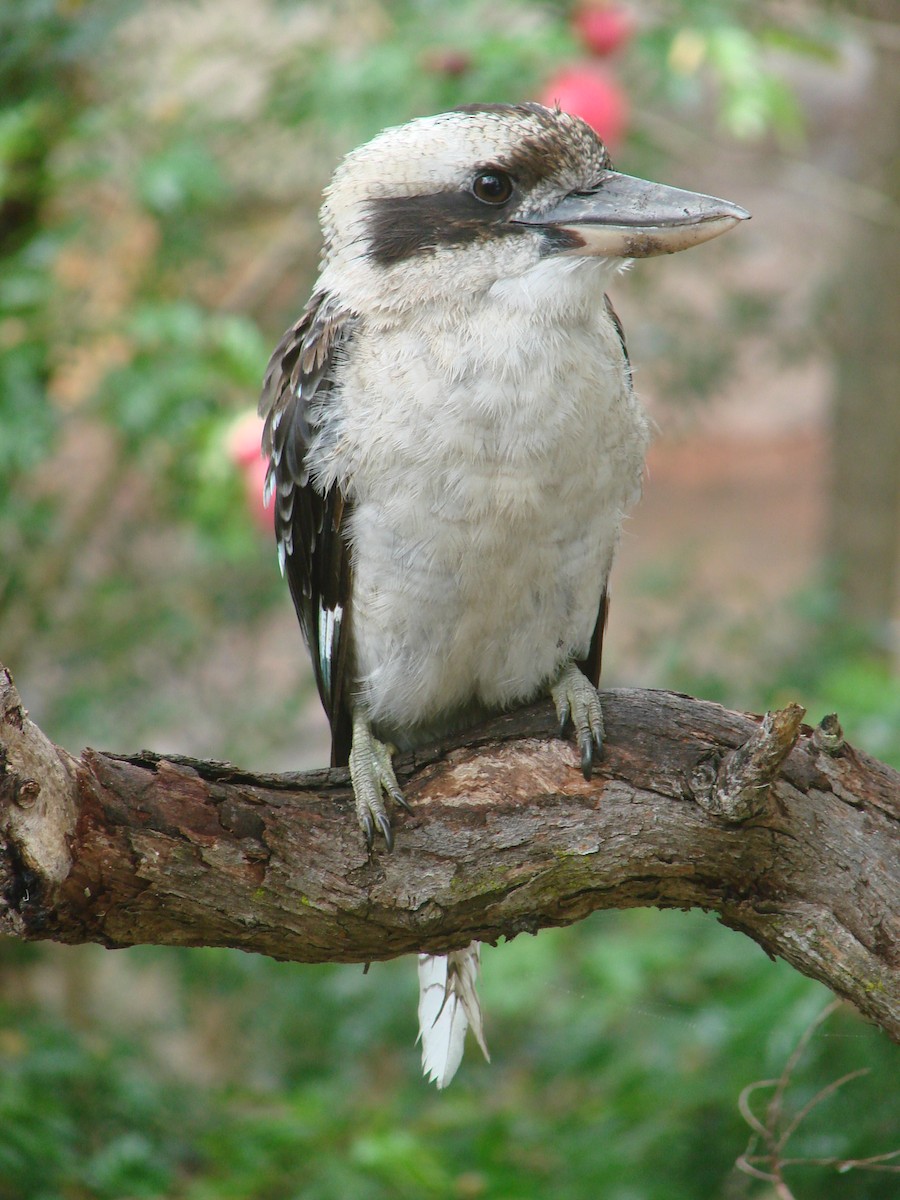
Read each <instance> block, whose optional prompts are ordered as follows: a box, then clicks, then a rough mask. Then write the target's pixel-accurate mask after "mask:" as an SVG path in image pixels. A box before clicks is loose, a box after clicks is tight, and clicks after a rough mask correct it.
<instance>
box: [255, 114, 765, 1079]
mask: <svg viewBox="0 0 900 1200" xmlns="http://www.w3.org/2000/svg"><path fill="white" fill-rule="evenodd" d="M747 215H748V214H747V213H746V212H745V211H744V210H743V209H742V208H739V207H738V206H737V205H734V204H731V203H729V202H727V201H725V200H717V199H714V198H712V197H710V196H702V195H698V194H695V193H692V192H685V191H679V190H677V189H675V188H669V187H663V186H660V185H658V184H655V183H648V182H645V181H643V180H640V179H635V178H632V177H629V176H627V175H621V174H618V173H617V172H615V171H613V170H612V169H611V167H610V160H609V155H608V154H607V151H606V148H605V147H604V145H603V143H602V142H601V141H600V140H599V138H598V137H597V135H596V134H595V133H594V131H593V130H592V129H591V128H590V127H589V126H588V125H586V124H585V123H584V122H583V121H581V120H580V119H578V118H577V117H573V116H570V115H568V114H567V113H564V112H559V111H552V110H550V109H547V108H544V107H542V106H540V105H538V104H517V105H508V104H486V105H479V106H467V107H465V108H460V109H456V110H454V111H453V112H448V113H442V114H440V115H439V116H435V117H423V118H420V119H418V120H414V121H411V122H409V124H407V125H402V126H399V127H398V128H394V129H387V130H385V131H384V132H383V133H381V134H379V135H378V136H377V137H376V138H375V139H374V140H373V141H371V142H369V143H368V144H367V145H365V146H362V147H360V148H359V149H357V150H355V151H353V153H351V154H349V155H348V156H347V158H345V159H344V161H343V163H341V165H340V166H339V167H338V168H337V170H336V171H335V174H334V177H333V179H332V182H331V184H330V186H329V188H328V190H327V192H326V195H325V202H324V205H323V207H322V212H321V223H322V231H323V236H324V248H323V252H322V260H321V271H320V274H319V278H318V280H317V282H316V284H315V287H314V288H313V293H312V298H311V299H310V301H309V303H308V304H307V306H306V308H305V310H304V312H303V314H302V315H301V317H300V319H299V320H298V321H297V323H296V324H295V325H293V326H292V327H291V328H290V329H289V330H288V331H287V333H286V334H285V335H284V337H283V338H282V340H281V342H280V343H279V345H278V348H277V349H276V350H275V353H274V354H273V356H272V359H271V362H270V363H269V367H268V371H267V373H266V378H265V384H264V388H263V395H262V400H261V402H260V414H261V416H263V417H264V418H265V430H264V434H263V450H264V452H265V453H266V454H267V455H268V456H269V458H270V464H269V469H268V477H267V484H266V494H267V498H269V497H274V501H275V530H276V537H277V543H278V553H279V559H280V562H281V566H282V570H283V571H284V573H285V574H286V575H287V578H288V583H289V584H290V589H291V595H292V596H293V600H294V605H295V607H296V610H297V615H298V617H299V619H300V625H301V627H302V630H303V634H304V637H305V639H306V642H307V645H308V646H309V650H310V653H311V656H312V661H313V667H314V670H315V675H316V680H317V683H318V687H319V694H320V696H321V698H322V703H323V704H324V706H325V709H326V711H327V713H328V717H329V720H330V723H331V731H332V739H333V751H332V763H333V764H334V765H341V764H346V763H349V767H350V775H351V779H352V783H353V793H354V797H355V801H356V812H357V816H358V819H359V824H360V826H361V827H362V832H363V834H364V836H365V838H366V841H367V842H368V844H369V847H370V849H371V848H372V846H373V843H374V839H375V836H376V833H380V834H381V836H382V837H383V839H384V841H385V843H386V845H387V848H388V849H390V848H391V846H392V844H393V836H394V835H393V832H392V828H391V823H390V820H389V817H388V815H387V809H386V804H385V802H386V800H387V799H389V800H390V801H391V802H393V803H396V804H399V805H402V806H404V807H405V806H406V805H405V801H404V799H403V795H402V793H401V790H400V788H399V786H398V784H397V780H396V778H395V775H394V771H393V768H392V765H391V752H392V750H393V748H394V747H399V748H401V749H409V748H411V747H415V746H418V745H421V744H423V743H425V742H433V741H434V740H436V739H439V738H440V737H441V736H442V735H445V734H447V733H449V732H450V731H456V730H459V729H461V728H464V727H466V726H468V725H471V724H474V723H475V722H477V721H478V720H480V719H481V718H482V717H483V716H485V715H486V714H488V713H491V712H496V711H498V710H502V709H508V708H510V707H512V706H514V705H517V704H522V703H524V702H526V701H528V700H531V699H533V698H535V697H537V696H540V695H541V694H547V693H549V695H550V696H552V698H553V701H554V703H555V705H556V710H557V713H558V715H559V719H560V724H561V726H565V725H566V724H567V723H568V722H570V721H571V724H572V725H573V726H574V730H575V734H576V737H577V740H578V745H579V748H580V755H581V765H582V769H583V771H584V773H585V775H587V776H590V773H591V769H592V763H593V758H594V756H595V754H596V753H598V752H599V750H600V748H601V745H602V740H603V718H602V713H601V709H600V700H599V698H598V695H597V684H598V677H599V669H600V644H601V639H602V635H603V626H604V620H605V612H606V594H607V580H608V577H609V571H610V566H611V564H612V559H613V554H614V552H615V549H616V543H617V541H618V538H619V532H620V528H621V524H622V519H623V516H624V515H625V513H626V512H627V511H628V509H629V508H630V506H631V505H632V504H633V503H634V502H635V500H636V499H637V498H638V496H639V494H640V490H641V477H642V473H643V469H644V455H645V452H646V449H647V441H648V422H647V418H646V416H645V415H644V413H643V411H642V409H641V406H640V404H639V402H638V400H637V398H636V396H635V394H634V391H633V390H632V385H631V371H630V367H629V362H628V357H627V354H626V351H625V345H624V342H623V338H622V329H621V326H620V324H619V322H618V319H617V317H616V314H615V313H614V311H613V309H612V307H611V305H610V303H609V300H608V299H607V298H606V296H605V294H604V293H605V288H606V286H607V284H608V283H609V281H610V279H611V278H612V277H613V276H614V275H615V274H616V272H617V271H619V270H620V269H621V268H622V266H623V264H624V263H625V262H626V261H627V260H629V259H633V258H647V257H650V256H651V255H656V254H668V253H672V252H674V251H676V250H684V249H687V248H688V247H689V246H695V245H698V244H699V243H700V242H705V241H707V240H709V239H710V238H713V237H716V236H718V235H719V234H720V233H724V232H725V231H726V230H728V229H731V228H732V226H734V225H735V224H736V223H737V222H738V221H740V220H742V219H743V218H744V217H746V216H747ZM477 967H478V947H477V943H473V944H472V945H471V946H470V947H468V948H467V949H465V950H461V951H458V952H456V953H455V954H451V955H450V956H448V957H446V958H445V957H435V956H431V955H421V956H420V986H421V999H420V1006H419V1017H420V1026H421V1037H422V1042H423V1052H422V1058H423V1067H424V1069H425V1072H426V1074H427V1075H428V1076H429V1077H430V1078H432V1079H434V1080H435V1081H436V1082H437V1084H438V1086H439V1087H442V1086H444V1084H446V1083H447V1082H449V1080H450V1078H452V1076H453V1074H454V1072H455V1071H456V1068H457V1066H458V1064H459V1061H460V1057H461V1055H462V1045H463V1040H464V1036H465V1031H466V1028H467V1026H468V1024H469V1023H471V1025H472V1027H473V1032H474V1033H475V1035H476V1037H477V1039H478V1041H479V1044H480V1045H481V1046H482V1049H484V1038H483V1034H482V1030H481V1015H480V1011H479V1007H478V1000H477V996H476V993H475V977H476V973H477ZM485 1053H486V1050H485Z"/></svg>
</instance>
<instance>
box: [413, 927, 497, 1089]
mask: <svg viewBox="0 0 900 1200" xmlns="http://www.w3.org/2000/svg"><path fill="white" fill-rule="evenodd" d="M480 962H481V946H480V944H479V943H478V942H471V943H470V944H469V945H468V946H467V947H466V948H465V950H454V951H453V953H452V954H448V955H447V956H446V957H445V956H444V955H442V954H420V955H419V1038H420V1039H421V1042H422V1070H423V1072H424V1073H425V1077H426V1078H427V1079H429V1080H433V1081H434V1083H436V1084H437V1086H438V1087H439V1088H444V1087H446V1086H447V1084H448V1083H449V1082H450V1080H451V1079H452V1078H453V1076H454V1075H455V1074H456V1069H457V1067H458V1066H459V1064H460V1062H461V1061H462V1056H463V1044H464V1042H465V1040H466V1030H467V1029H468V1028H469V1026H470V1025H471V1027H472V1032H473V1033H474V1035H475V1040H476V1041H477V1042H478V1045H479V1046H480V1047H481V1052H482V1054H483V1055H484V1057H485V1058H486V1059H487V1060H488V1062H490V1059H491V1056H490V1055H489V1054H488V1049H487V1044H486V1043H485V1040H484V1027H483V1025H482V1021H481V1004H480V1002H479V1000H478V992H477V991H476V984H477V982H478V967H479V964H480Z"/></svg>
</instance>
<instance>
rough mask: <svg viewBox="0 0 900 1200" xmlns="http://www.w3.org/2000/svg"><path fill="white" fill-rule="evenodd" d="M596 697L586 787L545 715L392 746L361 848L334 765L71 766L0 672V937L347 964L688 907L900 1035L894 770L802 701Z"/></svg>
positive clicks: (128, 761) (103, 761)
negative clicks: (612, 915)
mask: <svg viewBox="0 0 900 1200" xmlns="http://www.w3.org/2000/svg"><path fill="white" fill-rule="evenodd" d="M603 702H604V713H605V718H606V729H607V743H606V749H605V753H604V757H603V759H602V761H601V763H600V765H599V768H598V769H597V770H596V771H595V776H594V779H593V780H592V781H591V782H590V783H587V782H585V780H584V779H583V778H582V776H581V773H580V770H579V765H578V755H577V752H576V749H575V747H574V745H573V744H571V743H570V742H569V741H565V740H560V739H559V737H558V736H557V734H556V731H555V728H554V724H555V723H554V719H553V716H552V714H551V712H550V710H549V706H545V705H539V706H536V707H533V708H531V709H527V710H523V711H521V712H517V713H513V714H510V715H509V716H505V717H501V718H498V719H497V720H495V721H494V722H492V723H491V724H490V725H488V726H485V727H484V728H482V729H480V730H478V731H476V732H475V733H474V734H470V735H468V737H467V739H466V741H465V742H462V741H458V742H456V743H453V744H449V745H447V746H444V747H442V748H439V749H434V750H433V751H427V752H422V753H417V754H415V755H405V756H401V757H400V758H398V760H397V764H396V765H397V769H398V778H400V780H401V783H402V784H403V785H404V789H405V793H406V795H407V797H408V799H409V801H410V803H411V804H412V807H413V809H414V813H413V815H411V816H410V815H407V814H405V813H402V812H397V813H396V814H395V824H396V829H397V845H396V848H395V850H394V852H393V853H392V854H387V853H385V852H384V851H383V850H381V849H376V852H375V853H374V854H373V855H372V856H369V855H367V853H366V848H365V843H364V840H363V837H362V834H361V833H360V831H359V829H358V827H357V825H356V821H355V818H354V815H353V805H352V800H351V797H350V792H349V787H348V779H347V774H346V772H345V771H327V770H323V771H313V772H309V773H306V774H303V775H252V774H250V773H248V772H246V771H241V770H239V769H237V768H235V767H233V766H231V765H230V764H227V763H215V762H201V761H199V760H193V759H186V758H182V757H174V756H173V757H166V756H164V755H159V754H151V753H148V752H143V753H140V754H136V755H120V754H104V753H100V752H98V751H95V750H85V751H84V753H83V754H82V756H81V758H80V759H78V760H76V759H74V758H72V757H71V756H70V755H69V754H67V753H66V752H65V751H62V750H60V749H58V748H57V747H55V746H54V745H53V744H52V743H51V742H50V741H48V739H47V738H46V737H45V736H44V735H43V734H42V733H41V732H40V730H39V729H37V727H36V726H35V725H34V724H33V723H32V722H31V721H29V720H28V717H27V714H26V713H25V712H24V711H23V709H22V707H21V704H20V701H19V697H18V695H17V693H16V691H15V688H14V687H13V684H12V680H11V678H10V676H9V674H8V673H6V672H4V671H3V670H2V668H0V932H6V933H10V934H13V935H14V936H17V937H21V938H28V939H39V938H52V939H55V940H57V941H61V942H73V943H74V942H99V943H101V944H103V945H106V946H129V945H133V944H135V943H146V942H150V943H155V944H159V945H187V946H200V945H214V946H237V947H240V948H241V949H244V950H252V951H256V952H259V953H263V954H269V955H271V956H273V957H274V958H280V959H291V960H295V961H300V962H324V961H334V962H365V961H369V960H374V959H382V958H391V957H394V956H396V955H399V954H406V953H410V952H413V951H417V950H423V949H427V950H431V951H440V950H447V949H450V948H453V947H460V946H464V945H466V944H468V942H470V941H471V940H472V939H473V938H476V939H479V940H481V941H487V942H495V941H496V940H497V939H498V938H500V937H506V938H511V937H514V936H515V935H516V934H518V933H521V932H523V931H524V932H529V933H534V932H536V931H537V930H538V929H540V928H543V927H546V926H553V925H567V924H570V923H572V922H574V921H577V920H579V919H581V918H582V917H585V916H587V915H588V914H589V913H590V912H592V911H594V910H595V909H599V908H630V907H636V906H640V905H656V906H657V907H660V908H667V907H677V908H688V907H694V906H697V907H700V908H704V909H712V910H715V911H716V912H718V913H719V915H720V917H721V919H722V921H723V922H724V923H725V924H726V925H729V926H731V927H732V928H734V929H737V930H740V931H741V932H743V933H745V934H747V935H748V936H749V937H751V938H753V939H754V940H755V941H756V942H758V943H759V944H760V945H761V946H762V947H763V949H764V950H765V951H766V952H767V953H768V954H770V955H778V956H780V957H782V958H784V959H786V960H787V961H788V962H790V963H792V964H793V966H794V967H796V968H797V969H798V970H799V971H802V972H803V973H804V974H806V975H809V976H812V977H813V978H815V979H819V980H821V981H822V982H823V983H826V984H827V985H828V986H829V987H830V988H832V989H833V990H834V991H835V992H837V993H839V994H840V995H842V996H844V997H846V998H847V999H849V1000H851V1001H852V1002H853V1003H854V1004H856V1005H857V1007H858V1008H860V1009H861V1010H862V1012H864V1013H865V1014H867V1015H868V1016H869V1017H871V1018H872V1020H874V1021H875V1022H876V1023H877V1024H878V1025H880V1026H881V1027H882V1028H883V1029H884V1030H885V1031H886V1032H887V1033H888V1034H889V1035H890V1036H891V1037H892V1038H894V1039H895V1040H897V1041H900V971H898V966H900V853H898V831H900V774H898V773H897V772H896V771H893V770H892V769H891V768H890V767H887V766H885V765H884V764H882V763H879V762H877V761H876V760H874V759H872V758H870V757H868V756H867V755H865V754H862V753H861V752H859V751H857V750H854V749H853V748H852V747H851V746H849V745H847V744H846V743H845V742H844V740H843V735H842V734H841V732H840V727H839V725H838V724H837V721H836V719H835V718H833V717H832V718H826V721H824V722H823V723H822V725H821V726H820V727H819V728H818V729H816V730H811V729H809V728H808V727H807V726H802V725H801V724H800V721H801V718H802V715H803V714H802V710H801V709H799V708H798V707H797V706H789V708H787V709H785V710H784V711H783V712H781V713H776V714H770V715H768V716H767V717H766V718H765V719H764V720H760V719H759V718H753V717H748V716H745V715H742V714H739V713H734V712H729V711H727V710H726V709H723V708H721V707H719V706H718V705H716V704H711V703H708V702H705V701H701V700H694V699H691V698H690V697H688V696H682V695H678V694H675V693H671V692H652V691H633V690H624V689H621V690H616V691H610V692H606V693H604V696H603Z"/></svg>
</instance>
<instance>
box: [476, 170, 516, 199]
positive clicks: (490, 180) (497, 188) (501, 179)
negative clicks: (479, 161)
mask: <svg viewBox="0 0 900 1200" xmlns="http://www.w3.org/2000/svg"><path fill="white" fill-rule="evenodd" d="M512 194H513V182H512V180H511V179H510V177H509V176H508V175H507V174H506V172H505V171H479V172H478V174H477V175H476V176H475V178H474V180H473V181H472V195H473V196H474V197H475V198H476V200H481V201H482V203H484V204H505V203H506V201H507V200H508V199H509V198H510V196H511V195H512Z"/></svg>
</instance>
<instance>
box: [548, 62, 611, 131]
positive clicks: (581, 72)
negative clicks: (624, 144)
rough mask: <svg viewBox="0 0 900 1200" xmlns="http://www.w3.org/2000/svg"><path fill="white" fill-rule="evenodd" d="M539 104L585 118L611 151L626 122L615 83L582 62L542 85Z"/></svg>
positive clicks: (602, 72)
mask: <svg viewBox="0 0 900 1200" xmlns="http://www.w3.org/2000/svg"><path fill="white" fill-rule="evenodd" d="M540 100H541V103H542V104H545V105H546V106H547V107H548V108H553V107H554V106H555V105H557V104H558V105H559V107H560V108H561V109H562V110H563V112H568V113H573V114H574V115H575V116H576V117H581V119H582V120H583V121H587V123H588V125H590V126H592V127H593V128H594V129H595V130H596V131H597V133H599V135H600V137H601V138H602V139H603V141H604V142H606V144H607V146H608V147H609V148H610V149H611V150H614V149H616V148H617V147H618V146H619V144H620V143H621V141H622V137H623V135H624V133H625V129H626V126H627V124H628V100H627V98H626V96H625V93H624V92H623V90H622V88H621V87H620V85H619V84H618V82H617V81H616V80H615V79H614V78H613V77H612V75H610V73H609V72H608V71H605V70H604V69H603V68H602V67H598V66H594V65H593V64H592V63H585V64H583V65H581V66H572V67H564V68H563V69H562V70H561V71H559V72H558V73H557V74H556V75H554V76H553V78H552V79H551V80H549V82H548V83H546V84H545V85H544V88H543V91H542V92H541V97H540Z"/></svg>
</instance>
